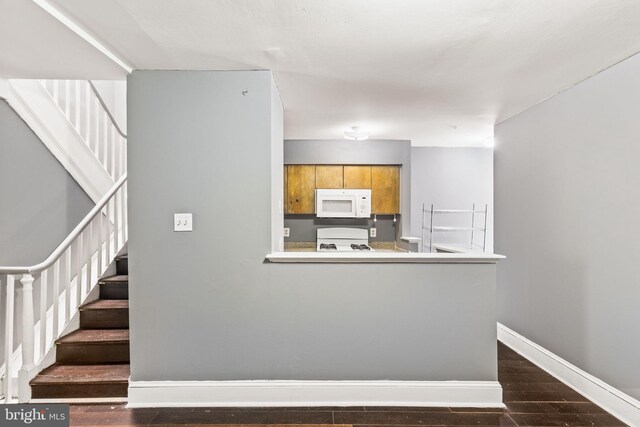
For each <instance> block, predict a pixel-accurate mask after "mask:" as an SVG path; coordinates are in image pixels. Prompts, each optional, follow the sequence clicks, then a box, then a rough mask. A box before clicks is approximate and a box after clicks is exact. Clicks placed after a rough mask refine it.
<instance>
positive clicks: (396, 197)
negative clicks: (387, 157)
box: [371, 166, 400, 214]
mask: <svg viewBox="0 0 640 427" xmlns="http://www.w3.org/2000/svg"><path fill="white" fill-rule="evenodd" d="M371 212H372V213H376V214H395V213H399V212H400V167H399V166H372V167H371Z"/></svg>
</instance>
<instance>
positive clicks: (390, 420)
mask: <svg viewBox="0 0 640 427" xmlns="http://www.w3.org/2000/svg"><path fill="white" fill-rule="evenodd" d="M498 359H499V361H498V377H499V380H500V383H501V384H502V387H503V392H504V402H505V404H506V406H507V408H506V409H504V410H501V409H476V408H395V407H391V408H381V407H356V408H250V409H249V408H224V409H220V408H154V409H126V408H125V407H124V405H116V406H114V405H72V406H71V425H147V424H152V425H185V424H186V425H194V424H200V425H206V424H217V425H220V424H226V425H247V424H251V425H253V426H255V425H260V424H263V425H274V424H298V425H313V426H318V425H332V424H333V425H335V424H342V425H350V426H366V425H376V426H381V425H403V426H407V425H420V426H624V425H626V424H624V423H622V422H620V421H619V420H618V419H616V418H615V417H613V416H611V415H610V414H608V413H607V412H605V411H604V410H603V409H602V408H600V407H598V406H597V405H595V404H593V403H591V402H589V401H588V400H587V399H586V398H584V397H582V396H581V395H580V394H578V393H576V392H575V391H573V390H572V389H570V388H569V387H567V386H566V385H564V384H562V383H560V382H559V381H557V380H556V379H554V378H553V377H552V376H550V375H548V374H547V373H545V372H544V371H542V370H541V369H539V368H538V367H536V366H535V365H533V364H532V363H530V362H528V361H527V360H525V359H523V358H522V357H521V356H519V355H518V354H517V353H515V352H514V351H512V350H511V349H509V348H507V347H505V346H504V345H502V344H499V345H498Z"/></svg>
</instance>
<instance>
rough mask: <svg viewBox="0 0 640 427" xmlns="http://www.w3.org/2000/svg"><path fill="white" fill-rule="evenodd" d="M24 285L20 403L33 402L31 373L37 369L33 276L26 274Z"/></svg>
mask: <svg viewBox="0 0 640 427" xmlns="http://www.w3.org/2000/svg"><path fill="white" fill-rule="evenodd" d="M20 283H22V290H21V292H22V367H21V368H20V371H18V401H19V402H20V403H25V402H28V401H29V400H31V387H30V386H29V381H31V372H32V371H33V368H34V367H35V364H34V361H33V357H34V353H33V341H34V320H33V276H32V275H30V274H25V275H23V276H22V279H20Z"/></svg>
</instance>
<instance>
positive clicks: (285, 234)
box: [284, 227, 289, 237]
mask: <svg viewBox="0 0 640 427" xmlns="http://www.w3.org/2000/svg"><path fill="white" fill-rule="evenodd" d="M284 237H289V227H285V228H284Z"/></svg>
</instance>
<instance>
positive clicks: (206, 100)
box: [128, 71, 497, 381]
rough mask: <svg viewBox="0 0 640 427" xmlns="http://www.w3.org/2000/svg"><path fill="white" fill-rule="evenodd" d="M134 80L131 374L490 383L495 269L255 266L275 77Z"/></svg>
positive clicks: (266, 239) (270, 171) (267, 197)
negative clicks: (185, 228)
mask: <svg viewBox="0 0 640 427" xmlns="http://www.w3.org/2000/svg"><path fill="white" fill-rule="evenodd" d="M128 89H129V94H128V97H129V98H128V101H129V102H128V107H129V117H128V123H129V141H130V144H129V150H130V151H129V200H130V204H129V219H130V239H129V262H130V275H129V279H130V305H131V310H130V313H131V376H132V380H134V381H135V380H241V379H345V380H348V379H397V380H496V375H497V373H496V371H497V368H496V364H497V363H496V345H495V337H496V329H495V320H496V319H495V283H494V280H495V265H492V264H479V265H451V264H449V265H447V264H324V265H323V264H270V263H267V262H265V255H266V254H267V253H268V252H270V251H271V250H272V246H273V241H272V227H275V228H276V229H275V230H274V231H276V232H277V228H279V227H281V226H282V223H281V218H282V214H281V212H282V211H281V210H278V209H277V208H276V209H274V203H275V202H276V201H275V200H272V199H273V196H275V198H278V197H281V192H280V193H278V191H277V189H278V188H282V182H281V181H277V176H282V162H281V161H280V162H279V163H278V161H277V158H278V156H279V154H278V152H279V151H281V150H282V148H280V147H281V145H280V144H281V143H279V142H278V141H276V140H275V139H276V136H277V135H278V134H280V129H281V127H282V122H281V120H280V122H279V123H277V120H276V119H275V118H276V117H277V116H278V115H279V114H280V112H279V111H277V110H276V111H274V108H275V107H274V105H273V104H277V103H275V102H274V100H273V97H274V95H273V89H274V86H273V81H272V78H271V74H270V73H269V72H266V71H253V72H250V71H238V72H211V71H210V72H205V71H199V72H196V71H183V72H180V71H134V72H133V73H132V74H131V75H130V76H129V80H128ZM242 91H248V93H247V95H246V96H243V95H242ZM273 127H278V128H279V129H276V130H274V129H272V128H273ZM274 145H275V147H274ZM285 161H286V160H285ZM365 162H366V161H365ZM175 212H192V213H193V214H194V231H193V232H192V233H174V232H173V231H172V214H173V213H175ZM274 212H275V213H274ZM274 215H275V216H277V218H273V216H274Z"/></svg>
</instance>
